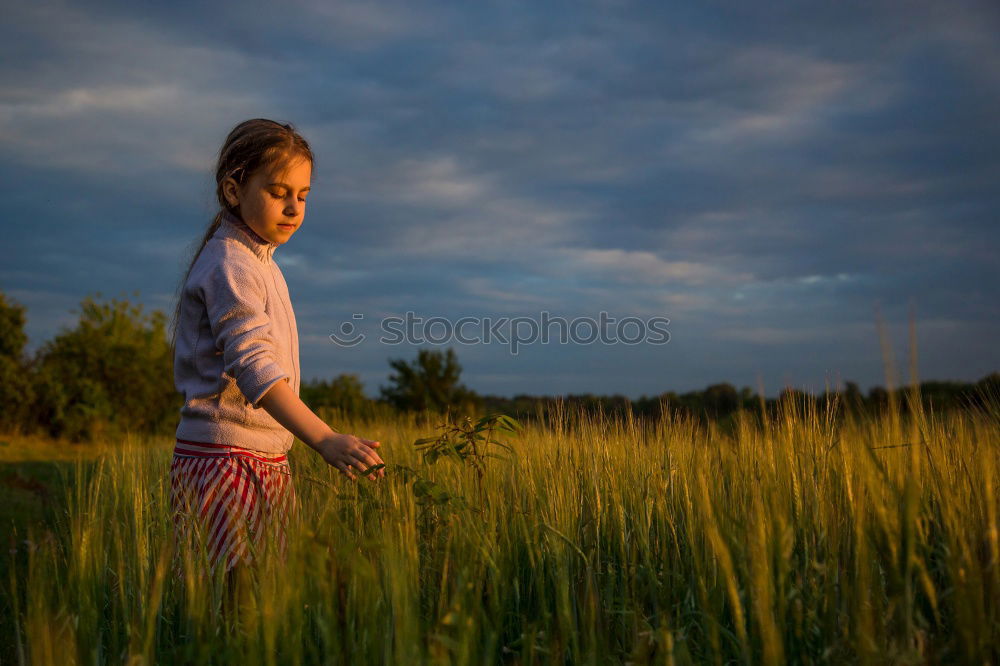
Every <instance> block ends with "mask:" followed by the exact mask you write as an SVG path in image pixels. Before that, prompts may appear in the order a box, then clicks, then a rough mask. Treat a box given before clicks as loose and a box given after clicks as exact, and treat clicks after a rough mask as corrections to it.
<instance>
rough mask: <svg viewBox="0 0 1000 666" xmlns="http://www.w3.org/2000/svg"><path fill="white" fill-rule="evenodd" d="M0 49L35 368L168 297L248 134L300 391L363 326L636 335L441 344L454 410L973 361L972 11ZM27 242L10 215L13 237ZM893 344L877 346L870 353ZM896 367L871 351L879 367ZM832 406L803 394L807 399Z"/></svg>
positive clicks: (984, 218)
mask: <svg viewBox="0 0 1000 666" xmlns="http://www.w3.org/2000/svg"><path fill="white" fill-rule="evenodd" d="M8 14H9V15H8V20H7V21H5V24H4V27H3V28H0V54H2V56H3V57H2V58H0V111H2V113H3V119H4V122H3V123H2V125H3V127H2V129H0V195H2V196H3V197H4V200H5V201H6V202H7V203H8V205H9V207H10V208H9V210H11V211H13V212H12V213H10V214H8V217H7V219H8V220H9V222H8V224H7V225H6V226H7V229H6V231H7V237H8V247H9V248H16V251H15V252H12V253H9V254H10V255H11V256H9V257H5V261H4V263H3V265H2V266H0V286H2V288H3V289H4V290H5V291H7V292H8V293H10V294H11V295H13V296H14V297H15V298H18V299H19V300H21V301H22V302H24V303H25V305H27V306H28V308H29V317H30V318H29V333H30V335H31V338H32V340H31V344H32V347H37V345H39V344H40V343H41V342H43V341H44V340H45V339H47V338H49V337H51V336H52V335H53V334H54V333H55V332H56V330H57V327H58V325H60V324H65V323H67V322H71V321H72V317H71V316H70V315H68V314H67V311H68V309H69V308H70V307H72V306H73V304H75V303H78V302H79V300H80V299H82V298H83V297H84V296H85V295H87V294H88V293H93V292H96V291H100V292H102V293H103V294H105V295H106V296H116V295H120V294H123V293H126V292H131V291H134V290H139V291H140V293H141V294H142V300H143V301H144V302H145V303H147V304H148V305H149V306H150V307H159V308H162V309H164V310H166V311H168V312H169V311H170V310H171V305H172V303H171V298H172V293H173V290H174V288H175V287H176V284H177V280H179V278H180V276H181V274H182V272H183V270H184V268H185V266H186V263H185V262H186V260H187V259H188V258H189V257H190V252H191V250H192V242H193V241H195V240H196V239H197V237H198V235H199V234H200V232H201V231H202V230H203V229H204V227H205V225H206V224H207V222H208V221H209V219H210V217H211V215H212V212H213V210H212V207H213V197H214V192H213V190H214V186H213V184H212V182H211V171H212V161H213V159H214V156H215V151H216V150H217V149H218V144H219V142H221V140H222V138H223V137H224V136H225V133H226V132H227V131H228V130H229V128H231V127H232V125H233V124H235V123H236V122H238V121H239V120H242V119H244V118H247V117H257V116H264V117H274V118H278V119H282V120H288V121H291V122H294V123H295V124H296V125H298V126H299V128H300V129H301V130H302V132H303V133H304V134H305V135H306V137H307V138H309V140H310V141H311V143H312V144H313V147H314V149H315V152H316V155H317V164H316V170H315V173H314V183H313V184H314V194H313V195H312V197H311V198H310V209H309V213H308V215H307V217H306V222H305V225H304V227H303V229H302V230H301V232H300V233H299V235H297V236H296V237H295V238H294V239H293V240H292V241H291V242H290V243H289V244H288V245H286V246H284V247H282V248H280V249H279V250H278V251H277V253H276V257H277V259H278V261H279V263H280V264H281V266H282V268H283V270H284V272H285V275H286V278H287V280H288V283H289V286H290V288H291V290H292V295H293V299H294V302H295V306H296V312H297V315H298V317H299V320H300V329H301V331H302V336H303V337H302V356H303V367H304V372H303V374H304V376H305V377H307V378H308V377H315V376H329V375H333V374H336V373H338V372H346V371H351V372H358V373H359V374H361V375H362V378H363V379H364V380H365V381H366V385H367V387H368V390H369V392H371V393H374V391H375V389H376V388H377V386H378V384H379V383H384V378H385V375H386V373H387V365H386V363H385V361H386V358H387V357H390V356H392V357H402V356H408V355H412V353H413V350H412V349H409V348H403V347H391V346H387V345H380V344H378V343H365V344H363V345H362V346H360V347H357V348H353V349H342V348H338V347H336V345H333V344H332V343H330V342H329V340H328V338H327V336H328V335H329V333H330V332H332V331H333V330H335V328H336V327H337V326H339V324H340V322H342V321H344V320H345V319H350V317H351V315H352V314H353V313H364V314H365V316H366V318H367V322H368V323H370V324H372V325H374V324H375V322H376V321H377V319H378V318H379V317H381V316H385V315H388V314H398V313H400V312H404V311H406V310H413V311H416V312H420V313H423V314H424V315H426V316H430V315H439V316H447V317H451V318H457V317H460V316H465V315H477V314H478V315H491V314H493V315H496V314H503V315H508V316H516V315H525V316H537V315H538V313H539V311H540V310H542V309H546V310H548V311H550V312H553V313H554V314H559V315H563V316H568V317H571V316H580V315H585V314H589V315H591V316H596V314H597V312H598V311H600V310H601V309H606V310H608V311H609V312H611V311H613V312H615V313H616V314H617V316H627V315H629V314H634V315H636V316H653V315H664V316H668V317H670V318H671V320H672V322H673V326H672V328H671V330H672V331H674V333H675V335H674V337H673V339H672V340H671V342H670V343H669V344H667V345H663V346H660V347H652V346H636V347H625V346H615V347H604V346H548V347H546V346H544V345H537V346H534V347H529V348H527V349H526V350H525V351H524V352H523V353H522V354H519V355H518V356H517V357H513V356H511V355H510V354H509V353H508V352H507V351H506V350H505V349H503V348H502V347H500V346H478V347H463V346H459V347H458V348H457V349H458V352H459V354H460V358H461V359H463V361H464V365H465V368H466V379H467V381H468V383H469V384H470V385H472V386H473V387H474V388H476V389H478V390H481V391H484V392H491V391H493V392H499V393H504V394H513V393H517V392H522V391H523V392H535V393H542V392H583V391H590V392H597V393H605V392H607V393H610V392H620V393H624V394H627V395H632V396H637V395H639V394H640V393H647V394H651V393H656V392H659V391H662V390H667V389H675V390H680V389H688V388H696V387H700V386H704V385H706V384H708V383H711V382H715V381H726V380H728V381H732V382H734V383H737V384H740V385H751V386H755V385H756V381H757V377H758V376H759V377H760V378H761V379H762V380H763V381H764V384H765V387H766V388H768V389H769V392H772V393H773V392H774V391H776V390H777V389H778V388H779V387H780V386H781V385H782V384H783V383H786V382H792V383H800V384H809V385H810V386H811V387H812V388H822V387H823V382H824V381H826V380H827V378H831V377H834V376H836V373H837V372H838V371H839V372H840V377H842V378H844V379H855V380H856V381H859V382H860V383H862V384H874V383H877V382H881V381H882V369H881V360H880V357H879V348H878V343H877V335H876V332H875V324H874V321H875V319H874V317H875V307H876V304H878V305H879V306H880V307H881V310H882V312H883V314H884V315H885V316H886V317H887V318H888V319H889V321H890V322H891V323H893V324H894V325H895V326H896V328H897V329H898V330H902V327H904V325H905V321H906V316H907V313H908V308H909V307H910V304H911V303H913V304H914V307H915V308H916V312H917V315H918V330H919V328H920V326H923V327H924V329H923V330H925V332H926V335H925V338H926V339H927V341H928V343H927V345H926V346H924V347H922V351H921V354H922V359H923V360H924V364H923V365H922V368H921V371H922V374H923V375H924V376H940V377H942V378H947V377H954V378H965V379H971V378H977V377H979V376H982V375H984V374H986V373H988V372H990V371H993V370H996V369H997V365H998V360H1000V355H998V354H997V352H996V350H995V348H994V347H995V345H993V344H992V341H993V340H995V337H996V333H997V331H996V327H997V323H996V322H997V321H998V320H1000V317H998V316H997V315H998V314H1000V301H998V299H997V297H996V290H995V286H994V285H995V284H997V283H998V282H1000V269H998V268H997V262H996V261H995V259H994V254H995V250H996V248H997V246H998V241H1000V237H998V236H1000V226H998V225H997V224H996V211H997V210H998V209H1000V195H998V194H997V193H996V192H997V188H996V186H995V184H996V182H998V180H1000V158H998V157H997V155H998V154H1000V151H998V150H997V149H998V148H1000V129H998V126H997V124H996V122H995V118H996V117H997V114H998V112H1000V66H998V64H997V63H1000V43H998V42H997V41H996V40H995V35H996V34H997V31H998V28H1000V12H998V10H997V9H996V7H995V5H993V4H992V3H987V2H964V3H959V4H949V5H947V6H942V5H940V4H938V3H898V2H881V3H835V4H834V3H807V4H801V3H799V4H792V5H787V6H785V7H767V8H764V7H761V6H759V5H753V4H747V5H740V6H737V5H733V4H732V3H712V2H706V3H691V4H690V5H689V6H687V7H677V6H676V5H665V4H660V5H649V4H648V3H647V4H635V3H629V2H595V3H590V4H588V5H581V4H579V3H572V4H569V3H566V4H550V3H546V4H545V5H538V4H537V3H530V4H529V3H523V4H512V3H506V2H504V3H476V4H474V5H468V6H463V7H458V6H452V5H446V4H444V3H442V4H440V5H437V6H429V5H421V6H420V8H419V9H418V8H417V7H416V6H414V5H412V4H410V3H362V2H345V3H339V2H338V3H333V4H331V3H321V2H294V3H283V4H280V5H275V4H274V3H265V2H250V3H239V4H235V3H223V4H218V3H217V4H216V5H213V6H211V7H208V6H205V5H204V4H198V3H188V2H181V3H179V4H178V3H170V4H154V5H148V4H142V5H139V4H135V3H125V2H98V3H88V5H87V7H86V8H83V7H80V6H74V5H71V4H68V3H66V4H60V3H42V4H37V3H32V4H28V5H24V4H22V5H19V6H16V7H11V8H9V12H8ZM24 220H28V222H24ZM896 337H897V341H898V342H899V344H900V345H903V343H904V342H905V335H903V334H897V336H896ZM900 348H902V346H901V347H900ZM830 381H834V380H833V379H830Z"/></svg>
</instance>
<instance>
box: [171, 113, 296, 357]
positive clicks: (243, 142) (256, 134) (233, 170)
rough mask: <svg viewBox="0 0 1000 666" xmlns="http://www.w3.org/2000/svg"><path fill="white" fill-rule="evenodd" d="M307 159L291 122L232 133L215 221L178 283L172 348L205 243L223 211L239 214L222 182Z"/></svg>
mask: <svg viewBox="0 0 1000 666" xmlns="http://www.w3.org/2000/svg"><path fill="white" fill-rule="evenodd" d="M296 157H299V158H304V159H307V160H309V162H310V164H313V163H315V159H314V158H313V153H312V149H311V148H310V147H309V143H308V142H307V141H306V140H305V139H304V138H302V136H301V135H300V134H299V133H298V132H297V131H296V130H295V128H294V127H292V125H290V124H288V123H286V124H281V123H278V122H275V121H273V120H267V119H266V118H254V119H252V120H245V121H243V122H242V123H240V124H239V125H237V126H236V127H234V128H233V129H232V131H230V132H229V136H227V137H226V141H225V142H224V143H223V144H222V149H221V150H219V158H218V161H217V162H216V167H215V195H216V197H217V198H218V200H219V211H218V212H217V213H216V214H215V217H214V218H213V219H212V223H211V224H209V225H208V229H206V230H205V235H204V236H203V237H202V239H201V243H200V244H199V245H198V250H197V251H196V252H195V253H194V256H193V257H192V258H191V262H190V263H189V264H188V267H187V270H186V271H184V277H182V278H181V281H180V284H179V285H178V286H177V292H176V296H177V305H176V306H175V308H174V318H173V321H172V324H171V327H170V349H171V350H173V349H174V347H175V345H176V342H177V325H178V320H179V319H180V315H181V296H183V291H184V284H185V283H186V282H187V279H188V276H189V275H191V268H192V267H194V263H195V262H196V261H197V260H198V257H199V256H200V255H201V251H202V250H203V249H205V244H206V243H208V240H209V239H210V238H211V237H212V235H213V234H215V230H216V229H218V228H219V224H220V223H221V222H222V213H223V210H228V211H229V212H231V213H232V214H234V215H236V216H237V217H239V216H240V215H239V206H230V205H229V202H228V201H226V197H225V195H223V193H222V181H224V180H225V179H226V178H232V179H233V180H235V181H236V182H237V183H239V184H240V186H241V187H242V186H243V185H245V184H246V182H247V180H249V179H250V177H251V176H252V175H253V174H255V173H256V172H257V171H258V170H259V169H262V168H271V167H273V166H275V165H277V164H279V163H282V162H288V161H291V160H292V159H293V158H296Z"/></svg>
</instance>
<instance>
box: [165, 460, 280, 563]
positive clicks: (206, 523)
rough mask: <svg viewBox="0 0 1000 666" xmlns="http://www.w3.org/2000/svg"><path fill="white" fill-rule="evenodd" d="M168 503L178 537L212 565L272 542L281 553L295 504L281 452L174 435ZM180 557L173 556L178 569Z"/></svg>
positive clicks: (260, 549) (250, 556)
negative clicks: (191, 439)
mask: <svg viewBox="0 0 1000 666" xmlns="http://www.w3.org/2000/svg"><path fill="white" fill-rule="evenodd" d="M170 506H171V509H172V512H173V521H174V528H175V533H176V536H177V538H178V543H180V544H182V545H186V546H188V547H191V548H194V549H195V550H196V551H200V552H203V553H205V554H206V555H207V556H208V562H209V566H210V568H212V569H215V567H217V566H218V565H219V564H220V563H221V564H224V569H223V571H229V570H230V569H231V568H232V567H233V566H235V565H236V563H237V562H239V561H241V560H242V561H244V562H250V561H252V560H253V558H254V555H255V554H262V553H263V552H264V551H265V550H266V549H269V548H272V547H274V546H277V553H278V554H279V555H280V556H281V557H284V554H285V547H286V538H285V533H286V528H287V525H288V521H289V520H290V519H291V518H292V515H293V514H294V513H295V512H296V511H297V510H298V507H297V501H296V497H295V487H294V485H293V484H292V476H291V468H290V467H289V465H288V458H287V457H286V456H284V455H275V454H266V453H259V452H257V451H249V450H247V449H241V448H238V447H234V446H223V445H220V444H209V443H205V442H189V441H184V440H177V444H176V446H175V447H174V458H173V461H172V463H171V465H170ZM182 560H183V558H178V559H177V560H175V573H176V574H179V573H180V566H181V562H182Z"/></svg>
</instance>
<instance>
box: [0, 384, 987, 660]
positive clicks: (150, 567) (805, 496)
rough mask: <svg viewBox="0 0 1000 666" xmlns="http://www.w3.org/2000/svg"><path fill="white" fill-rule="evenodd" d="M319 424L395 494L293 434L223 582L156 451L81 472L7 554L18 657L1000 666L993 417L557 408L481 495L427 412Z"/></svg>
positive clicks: (804, 409)
mask: <svg viewBox="0 0 1000 666" xmlns="http://www.w3.org/2000/svg"><path fill="white" fill-rule="evenodd" d="M324 417H325V418H327V420H328V421H329V422H331V423H334V424H339V425H337V426H336V427H337V429H338V430H341V431H346V432H353V433H356V434H359V435H362V436H365V437H370V438H373V439H378V440H380V441H381V442H382V449H381V453H382V456H383V458H384V459H385V460H386V462H387V464H388V469H387V475H386V477H385V478H384V479H382V480H380V481H378V482H376V483H370V482H368V481H366V480H361V481H359V482H357V483H351V482H349V481H347V480H346V479H343V477H342V476H340V475H339V473H337V472H335V470H332V469H330V468H325V467H324V466H323V464H322V461H321V460H320V459H319V457H318V456H317V455H315V454H314V453H313V452H312V451H311V450H310V449H308V448H307V447H305V446H304V445H303V444H302V443H301V442H296V444H295V445H294V447H293V449H292V451H291V459H292V469H293V477H294V480H295V484H296V488H297V493H298V498H299V502H300V506H301V512H300V514H299V518H300V519H299V520H298V521H297V522H295V523H294V524H293V525H292V526H291V531H290V542H289V550H288V554H287V557H286V559H285V560H284V561H281V560H279V559H277V558H273V557H271V558H261V564H260V565H259V566H256V567H252V568H248V569H244V570H243V574H242V576H241V578H239V579H238V580H237V581H236V583H237V584H236V586H235V587H227V586H226V582H225V581H224V580H223V579H221V578H220V577H216V578H215V579H202V578H198V577H195V576H194V575H193V574H191V573H190V571H191V570H192V569H191V568H189V569H187V571H188V572H189V573H188V574H186V575H185V576H184V577H182V578H174V577H173V576H172V575H171V566H170V564H171V562H172V559H171V558H172V557H174V556H180V555H181V554H179V553H175V552H174V546H173V542H172V539H171V535H172V524H171V522H170V515H169V511H168V470H169V464H170V458H171V445H172V442H171V441H168V440H144V439H141V438H135V437H130V438H127V440H126V441H124V442H120V443H109V444H108V445H107V446H106V447H104V448H103V449H101V453H100V454H99V455H97V456H95V457H92V458H90V459H88V460H81V461H79V462H77V463H76V464H74V465H73V466H72V468H71V471H70V474H69V478H68V479H67V483H66V484H65V488H66V491H65V497H64V498H61V504H60V510H59V511H57V512H56V513H55V519H54V520H53V522H52V523H51V524H50V525H48V526H45V525H36V526H34V528H33V529H32V530H31V533H30V534H18V535H16V536H15V535H12V537H11V539H10V540H9V541H10V543H11V547H10V548H9V549H8V551H9V552H8V554H7V555H6V557H8V562H7V567H6V570H7V571H8V574H9V575H8V576H7V577H8V580H6V581H4V594H5V596H6V597H7V599H8V604H7V607H8V611H7V617H6V618H4V625H5V628H4V629H3V640H4V641H5V642H6V643H7V644H8V645H7V648H6V649H7V653H6V654H7V656H8V658H10V659H12V660H14V661H15V662H20V663H32V664H74V663H86V664H90V663H131V664H143V663H198V664H207V663H220V664H222V663H239V664H243V665H246V666H249V665H251V664H594V665H597V664H617V663H629V664H690V663H699V664H700V663H706V664H731V663H739V664H750V663H758V664H780V663H805V664H843V663H861V664H888V663H891V664H922V663H967V664H988V663H1000V539H998V526H1000V523H998V512H1000V507H998V489H997V479H1000V418H998V416H997V411H996V410H991V409H987V410H985V411H984V410H971V409H970V410H967V411H959V412H951V413H947V414H944V415H942V414H932V413H924V412H922V411H920V410H919V409H918V410H915V411H914V412H912V415H911V416H907V417H903V416H901V415H900V413H899V409H898V405H896V404H895V403H890V408H889V409H888V410H887V411H886V412H885V413H884V414H882V415H881V416H880V417H878V418H867V419H862V420H858V419H854V418H851V417H850V416H849V415H847V416H845V415H844V414H843V413H842V409H841V406H840V405H838V404H836V403H835V402H832V403H827V404H825V405H824V406H822V407H810V406H808V405H800V404H795V403H794V402H791V401H789V402H786V403H783V404H782V405H781V408H780V410H779V411H778V412H777V413H774V414H772V415H771V416H769V417H766V418H762V417H761V416H760V415H759V414H755V413H750V412H740V413H738V414H737V416H736V418H735V420H734V421H733V422H732V427H730V428H726V429H723V428H720V427H719V426H717V425H715V424H708V425H705V424H702V423H700V422H698V421H696V420H694V419H691V418H686V417H681V416H676V415H674V416H669V415H667V416H664V417H663V418H661V419H660V420H659V421H657V422H651V423H641V422H639V421H637V420H636V419H635V418H633V417H632V416H631V415H630V414H628V413H625V414H618V415H608V414H603V415H602V414H599V415H596V416H586V415H583V414H579V413H577V414H574V413H571V412H569V411H566V412H564V413H562V414H561V415H558V417H557V418H555V419H552V420H551V421H549V422H547V423H545V424H541V423H531V424H525V425H524V427H523V429H521V430H519V431H517V432H514V433H506V434H505V436H504V437H503V438H502V441H503V442H504V443H506V444H508V445H509V446H510V447H511V449H512V450H513V455H509V456H508V457H507V458H506V459H502V458H489V459H487V460H488V462H487V464H486V466H485V469H484V471H483V475H482V477H481V478H480V479H478V480H477V475H476V474H475V472H474V470H473V469H472V468H471V467H469V466H468V465H462V464H453V463H452V461H451V460H439V461H437V462H435V463H434V464H433V465H430V464H427V463H426V462H425V461H424V459H423V458H422V456H421V454H420V452H419V451H418V449H417V448H416V447H414V445H413V442H414V440H416V439H418V438H421V437H427V436H428V435H433V433H434V430H435V424H434V422H432V421H429V420H421V419H419V418H417V417H412V416H411V417H403V416H400V417H398V418H396V419H395V420H382V421H378V422H355V421H352V420H351V419H350V418H349V417H347V416H345V415H343V414H339V413H334V412H330V413H326V414H324ZM408 470H412V471H413V473H412V474H411V473H410V472H409V471H408ZM414 474H416V475H419V476H420V478H423V479H426V480H428V481H432V482H434V483H436V484H437V485H436V486H435V488H437V489H438V490H439V491H441V492H439V493H437V494H436V495H435V494H426V493H425V494H423V495H421V494H418V493H415V492H414V486H415V484H416V483H417V481H415V480H414ZM480 484H481V489H480V487H479V486H480ZM480 490H481V495H480ZM444 491H447V492H446V493H445V492H444ZM183 555H184V557H188V558H194V559H195V560H196V558H197V557H198V554H197V553H190V552H188V553H185V554H183Z"/></svg>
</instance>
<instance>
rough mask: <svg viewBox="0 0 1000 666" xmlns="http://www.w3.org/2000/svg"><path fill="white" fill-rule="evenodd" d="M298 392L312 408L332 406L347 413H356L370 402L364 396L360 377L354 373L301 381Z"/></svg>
mask: <svg viewBox="0 0 1000 666" xmlns="http://www.w3.org/2000/svg"><path fill="white" fill-rule="evenodd" d="M299 393H300V397H301V398H302V401H303V402H305V403H306V404H307V405H309V407H310V408H311V409H313V410H316V409H318V408H320V407H333V408H336V409H340V410H343V411H345V412H347V413H349V414H358V413H360V412H361V411H362V410H363V409H364V408H365V407H366V406H367V405H368V403H369V402H370V401H369V400H368V398H367V397H365V391H364V386H363V384H362V383H361V379H360V378H359V377H358V376H357V375H355V374H340V375H338V376H337V377H336V378H335V379H334V380H333V381H326V380H321V381H312V382H306V383H303V384H302V390H301V391H299Z"/></svg>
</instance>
